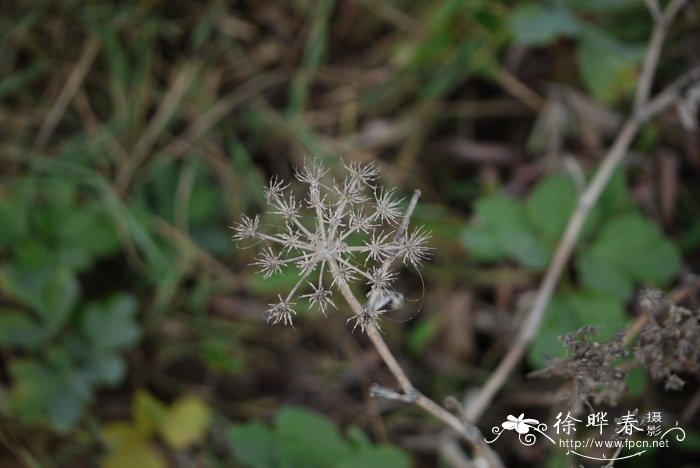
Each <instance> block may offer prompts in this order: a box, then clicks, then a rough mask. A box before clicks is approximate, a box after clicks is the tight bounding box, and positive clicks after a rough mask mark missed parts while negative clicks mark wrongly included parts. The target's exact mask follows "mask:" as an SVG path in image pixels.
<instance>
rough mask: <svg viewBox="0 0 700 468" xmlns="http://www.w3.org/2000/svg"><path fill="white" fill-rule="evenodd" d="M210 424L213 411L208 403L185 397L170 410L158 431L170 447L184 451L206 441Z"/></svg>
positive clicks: (194, 397)
mask: <svg viewBox="0 0 700 468" xmlns="http://www.w3.org/2000/svg"><path fill="white" fill-rule="evenodd" d="M210 423H211V410H210V409H209V406H208V405H207V404H206V402H205V401H204V400H202V399H201V398H199V397H196V396H185V397H182V398H179V399H178V400H177V401H175V402H174V403H173V405H172V406H171V407H170V408H168V410H167V411H166V413H165V416H164V417H163V420H162V422H161V424H160V426H159V427H158V429H159V432H160V435H161V436H162V437H163V439H164V440H165V442H166V443H167V444H168V445H169V446H170V447H172V448H174V449H175V450H183V449H186V448H188V447H190V446H191V445H193V444H196V443H197V442H200V441H201V440H202V439H204V437H205V436H206V434H207V430H208V429H209V424H210Z"/></svg>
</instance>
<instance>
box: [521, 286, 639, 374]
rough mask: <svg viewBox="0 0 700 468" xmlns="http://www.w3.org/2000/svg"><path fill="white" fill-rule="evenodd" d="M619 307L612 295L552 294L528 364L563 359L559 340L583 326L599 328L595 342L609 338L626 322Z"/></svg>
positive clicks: (626, 319) (541, 365)
mask: <svg viewBox="0 0 700 468" xmlns="http://www.w3.org/2000/svg"><path fill="white" fill-rule="evenodd" d="M622 305H623V303H622V302H621V301H620V300H619V299H618V298H616V297H615V296H612V295H609V294H606V293H602V292H596V291H590V290H584V291H581V292H578V293H575V294H566V295H564V294H558V295H555V296H554V297H553V298H552V301H551V303H550V305H549V307H548V308H547V311H546V313H545V316H544V318H543V320H542V326H541V328H540V333H539V334H538V335H537V337H536V338H535V341H534V342H533V344H532V346H531V347H530V350H529V353H528V355H529V359H530V361H531V362H532V363H533V364H534V365H535V366H536V367H537V368H542V367H545V366H546V365H547V363H548V362H549V358H556V357H564V355H565V348H564V346H563V345H562V344H561V342H560V341H559V337H560V336H562V335H565V334H567V333H572V332H574V331H576V330H578V329H579V328H581V327H583V326H586V325H596V326H598V327H600V328H599V331H598V333H597V334H596V335H595V339H596V340H598V341H604V340H607V339H610V338H611V337H612V336H613V335H614V334H615V332H616V331H617V330H619V329H621V328H624V327H625V326H626V324H627V323H628V322H629V319H628V318H627V317H625V314H624V310H623V307H622Z"/></svg>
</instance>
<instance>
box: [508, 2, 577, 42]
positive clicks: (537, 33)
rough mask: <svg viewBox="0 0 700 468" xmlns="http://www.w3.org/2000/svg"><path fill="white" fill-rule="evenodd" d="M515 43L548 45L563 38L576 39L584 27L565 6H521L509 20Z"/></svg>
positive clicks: (528, 4) (527, 4)
mask: <svg viewBox="0 0 700 468" xmlns="http://www.w3.org/2000/svg"><path fill="white" fill-rule="evenodd" d="M508 24H509V26H510V31H511V33H512V34H513V37H514V38H515V41H516V42H518V43H520V44H526V45H541V44H548V43H550V42H552V41H553V40H555V39H557V38H558V37H561V36H567V37H576V36H578V35H579V34H580V32H581V31H582V30H583V25H582V24H581V23H580V22H579V21H578V20H577V19H576V17H574V16H573V15H572V14H571V12H570V11H569V9H568V8H566V7H565V6H563V5H538V4H534V3H521V4H519V5H518V6H517V7H516V8H515V10H514V11H513V13H512V14H511V16H510V18H509V19H508Z"/></svg>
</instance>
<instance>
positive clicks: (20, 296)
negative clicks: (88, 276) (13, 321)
mask: <svg viewBox="0 0 700 468" xmlns="http://www.w3.org/2000/svg"><path fill="white" fill-rule="evenodd" d="M0 275H1V277H0V287H2V289H5V290H6V291H7V292H8V293H9V295H11V296H13V297H15V298H16V299H17V300H19V301H20V302H22V303H24V304H26V305H28V306H30V307H32V308H33V309H34V311H36V312H37V313H39V315H40V316H41V318H42V325H43V327H44V328H45V330H46V331H47V333H49V334H53V333H55V332H57V331H59V330H60V328H61V327H62V326H63V325H64V323H65V322H66V320H68V317H69V316H70V313H71V312H72V310H73V307H74V306H75V303H76V302H77V300H78V296H79V294H80V287H79V285H78V280H77V279H76V278H75V276H74V275H73V273H72V272H70V271H68V270H66V269H64V268H58V269H55V270H34V269H24V268H20V267H16V266H14V265H4V266H3V267H2V269H0Z"/></svg>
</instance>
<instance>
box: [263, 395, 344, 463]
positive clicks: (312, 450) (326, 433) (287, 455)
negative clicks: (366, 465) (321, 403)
mask: <svg viewBox="0 0 700 468" xmlns="http://www.w3.org/2000/svg"><path fill="white" fill-rule="evenodd" d="M276 423H277V427H276V428H275V433H276V436H277V440H278V443H279V447H280V450H281V451H282V453H283V458H284V459H285V460H287V461H288V462H289V466H295V467H296V466H299V467H309V468H311V467H327V466H333V465H334V464H335V463H337V462H338V461H339V460H341V459H343V458H345V457H347V456H348V455H350V453H351V449H350V446H349V445H348V444H347V443H346V442H345V441H344V440H343V438H342V437H341V435H340V433H339V432H338V428H337V427H336V426H335V424H333V422H331V421H330V420H329V419H327V418H325V417H323V416H321V415H319V414H316V413H313V412H311V411H308V410H306V409H303V408H299V407H285V408H284V409H283V410H282V411H281V412H280V413H279V414H278V415H277V419H276Z"/></svg>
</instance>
